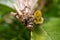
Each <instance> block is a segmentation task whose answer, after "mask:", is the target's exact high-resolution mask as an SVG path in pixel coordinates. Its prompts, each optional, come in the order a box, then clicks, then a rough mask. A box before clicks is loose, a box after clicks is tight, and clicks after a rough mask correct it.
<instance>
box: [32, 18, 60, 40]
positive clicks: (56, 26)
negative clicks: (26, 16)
mask: <svg viewBox="0 0 60 40" xmlns="http://www.w3.org/2000/svg"><path fill="white" fill-rule="evenodd" d="M36 27H37V26H36ZM39 29H40V30H41V31H42V32H41V31H38V29H37V32H35V31H33V33H32V36H33V37H32V39H33V40H60V31H59V30H60V18H50V19H49V21H48V22H47V23H44V24H43V25H42V26H40V28H39ZM39 32H41V33H39Z"/></svg>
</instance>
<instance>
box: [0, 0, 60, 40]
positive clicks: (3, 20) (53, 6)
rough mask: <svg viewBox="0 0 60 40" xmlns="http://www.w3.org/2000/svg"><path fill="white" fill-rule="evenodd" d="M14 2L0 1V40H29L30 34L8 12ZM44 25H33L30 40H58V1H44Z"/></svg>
mask: <svg viewBox="0 0 60 40" xmlns="http://www.w3.org/2000/svg"><path fill="white" fill-rule="evenodd" d="M14 2H15V0H0V40H30V32H29V31H28V30H27V29H26V28H25V26H24V25H23V24H22V23H20V22H19V21H18V20H17V19H16V18H15V17H13V16H12V15H11V14H10V12H12V11H13V12H16V11H15V9H14V8H13V3H14ZM42 15H43V18H44V23H43V24H42V25H40V26H37V25H35V26H34V30H33V31H32V40H60V0H46V4H45V6H43V8H42Z"/></svg>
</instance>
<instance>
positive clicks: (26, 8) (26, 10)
mask: <svg viewBox="0 0 60 40" xmlns="http://www.w3.org/2000/svg"><path fill="white" fill-rule="evenodd" d="M16 1H17V3H16V4H13V6H14V8H15V9H16V11H17V13H14V12H11V13H12V15H14V16H15V17H16V18H17V19H18V20H19V21H21V22H22V23H23V24H25V25H26V27H27V28H28V29H29V30H32V28H33V26H34V24H42V23H43V18H42V14H41V11H40V10H37V11H36V10H35V9H34V7H35V5H36V3H37V1H38V0H16ZM35 11H36V12H35ZM35 19H36V20H35Z"/></svg>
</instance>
